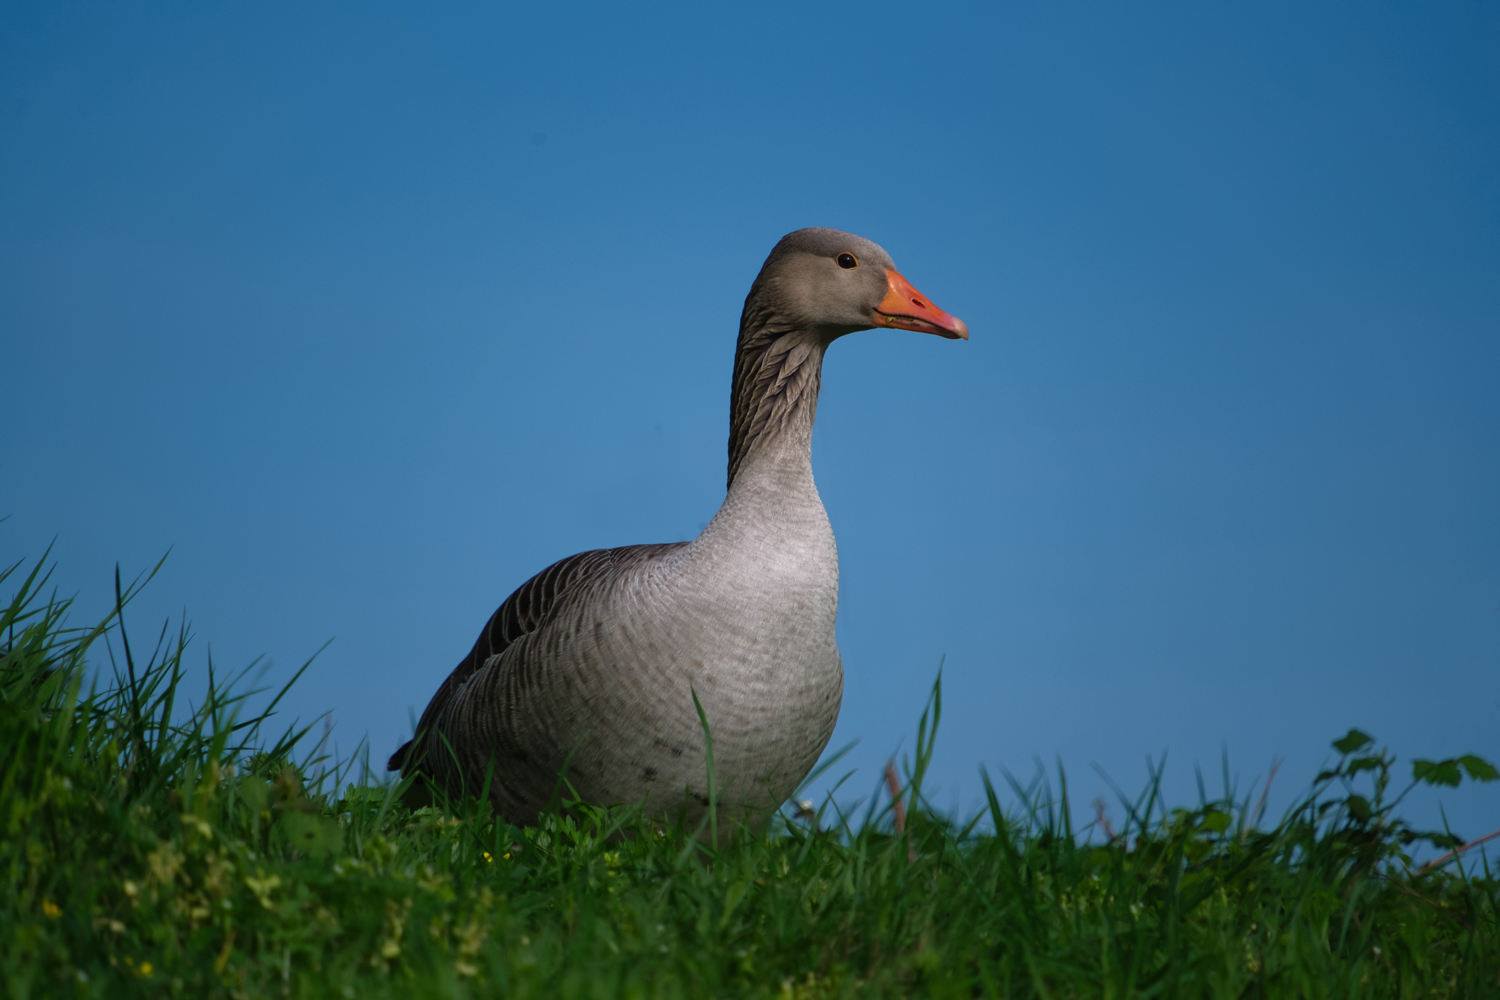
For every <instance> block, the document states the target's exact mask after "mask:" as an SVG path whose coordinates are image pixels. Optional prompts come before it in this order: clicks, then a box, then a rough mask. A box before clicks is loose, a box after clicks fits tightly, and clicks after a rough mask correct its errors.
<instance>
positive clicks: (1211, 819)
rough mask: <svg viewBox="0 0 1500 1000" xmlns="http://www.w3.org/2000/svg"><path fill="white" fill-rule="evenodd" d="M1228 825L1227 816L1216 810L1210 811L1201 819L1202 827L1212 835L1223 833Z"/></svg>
mask: <svg viewBox="0 0 1500 1000" xmlns="http://www.w3.org/2000/svg"><path fill="white" fill-rule="evenodd" d="M1229 823H1230V819H1229V814H1228V813H1226V812H1223V811H1221V810H1218V809H1210V810H1209V811H1208V812H1207V813H1206V814H1205V815H1204V817H1203V826H1204V827H1205V828H1207V829H1209V830H1212V831H1213V832H1214V833H1223V832H1224V831H1225V830H1227V829H1229Z"/></svg>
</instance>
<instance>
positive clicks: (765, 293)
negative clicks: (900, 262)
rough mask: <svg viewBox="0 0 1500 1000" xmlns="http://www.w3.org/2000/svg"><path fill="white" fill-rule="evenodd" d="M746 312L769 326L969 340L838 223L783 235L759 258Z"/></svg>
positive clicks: (964, 329)
mask: <svg viewBox="0 0 1500 1000" xmlns="http://www.w3.org/2000/svg"><path fill="white" fill-rule="evenodd" d="M745 305H746V313H747V318H748V314H750V313H752V312H754V313H759V314H760V315H759V316H758V317H757V318H759V319H761V321H762V322H763V323H765V324H766V325H767V326H770V327H773V328H774V327H786V328H791V329H799V330H805V331H809V332H813V333H816V334H817V335H819V336H820V338H821V339H823V340H825V341H832V340H833V339H834V338H836V337H841V336H843V335H844V334H846V333H854V332H855V331H857V330H869V329H872V328H874V327H890V328H894V329H900V330H916V331H918V332H921V333H931V334H935V335H937V336H939V337H946V338H948V339H949V340H968V339H969V328H968V326H967V325H966V324H965V323H964V321H963V320H961V319H959V318H958V317H956V316H950V315H949V314H948V313H946V312H944V311H943V310H941V309H939V308H938V307H937V306H935V305H933V304H932V302H931V301H930V300H929V299H928V298H927V296H925V295H923V294H922V293H921V292H919V291H917V290H916V289H915V288H913V287H912V285H911V282H909V281H907V280H906V279H905V278H904V277H902V276H901V272H900V271H897V270H896V265H895V263H894V262H892V260H891V257H890V254H888V253H886V252H885V250H884V249H882V248H881V247H880V246H879V245H878V244H876V243H872V242H871V241H870V240H867V239H865V238H864V237H862V236H855V235H854V234H853V233H846V232H842V231H840V230H837V229H822V228H814V229H799V230H797V231H796V232H794V233H788V234H787V235H786V236H783V237H782V238H781V241H780V242H779V243H777V244H776V247H775V249H773V250H772V251H771V255H770V256H769V257H767V258H766V263H765V265H764V266H763V267H762V268H761V272H760V276H759V277H757V278H756V280H755V285H754V286H753V287H752V288H751V290H750V298H749V299H748V300H747V301H746V303H745Z"/></svg>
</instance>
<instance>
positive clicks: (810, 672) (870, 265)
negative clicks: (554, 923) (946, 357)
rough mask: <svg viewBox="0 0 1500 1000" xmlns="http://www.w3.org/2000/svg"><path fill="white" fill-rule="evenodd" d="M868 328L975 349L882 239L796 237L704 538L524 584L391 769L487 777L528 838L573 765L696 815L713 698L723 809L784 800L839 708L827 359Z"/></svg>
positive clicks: (784, 255)
mask: <svg viewBox="0 0 1500 1000" xmlns="http://www.w3.org/2000/svg"><path fill="white" fill-rule="evenodd" d="M851 262H852V263H851ZM861 272H862V273H861ZM873 326H897V327H902V328H906V329H916V330H921V331H923V332H930V333H937V334H939V335H942V336H947V337H950V338H951V337H963V338H965V339H966V338H967V336H968V330H967V328H966V327H965V326H964V325H963V323H962V322H961V321H959V320H956V319H954V318H953V317H951V316H949V315H948V314H946V313H944V312H942V311H941V310H939V309H936V308H935V307H933V306H931V305H930V304H928V303H927V302H926V300H925V298H923V297H922V296H920V294H919V293H917V292H916V291H915V289H913V288H911V286H910V285H909V284H907V283H906V281H905V279H904V278H902V277H901V276H900V274H899V273H897V272H896V271H895V269H894V266H893V265H892V264H891V263H890V258H889V257H888V256H887V255H886V254H885V251H883V250H882V249H881V248H880V247H878V246H876V245H875V244H874V243H871V242H870V241H868V240H864V239H862V238H860V237H857V236H853V235H852V234H849V233H843V232H839V231H838V230H831V229H807V230H799V231H797V232H795V233H791V234H789V235H788V236H786V237H784V238H783V239H782V240H781V241H780V242H779V243H778V244H777V246H776V248H775V249H774V250H773V251H772V253H771V255H770V257H769V258H768V259H767V261H766V264H765V266H764V267H763V268H762V269H761V273H760V275H759V277H757V279H756V281H755V284H754V285H753V286H752V288H751V291H750V294H749V296H748V297H747V299H746V302H745V309H744V314H743V316H742V319H741V324H740V337H739V344H738V352H737V354H736V358H735V370H734V385H733V390H732V397H731V414H730V441H729V487H728V492H727V494H726V496H725V498H724V502H723V504H722V505H721V506H720V508H719V511H718V513H717V514H715V516H714V518H713V520H712V521H711V522H710V523H709V524H708V526H707V527H706V528H705V529H704V530H703V532H702V534H700V535H699V536H698V537H697V538H696V539H694V540H693V541H690V542H679V543H673V544H665V545H636V546H627V547H624V548H618V549H601V550H595V551H591V552H582V553H579V554H578V555H574V556H570V557H569V558H567V559H564V560H562V561H560V562H558V563H555V564H553V565H552V566H550V567H548V568H547V569H545V570H543V571H542V572H541V573H539V574H537V575H536V576H535V577H533V578H532V579H530V580H528V581H527V582H526V583H524V584H522V585H521V587H519V588H518V589H517V590H516V591H515V593H513V594H511V596H510V597H508V598H507V599H506V600H505V602H504V603H503V604H501V606H500V608H499V609H498V610H497V611H496V612H495V614H494V615H493V616H492V617H491V619H490V621H489V622H488V623H487V624H486V626H485V628H484V630H483V631H482V632H481V634H480V636H479V640H478V641H477V642H476V643H475V645H474V648H473V649H472V650H471V651H470V653H469V655H468V656H467V657H465V658H464V660H463V661H462V662H461V663H460V664H459V666H458V667H457V668H456V669H455V670H454V671H453V672H452V674H450V675H449V677H448V679H447V680H446V681H445V682H444V683H443V684H442V686H441V687H439V689H438V691H437V693H436V694H435V695H434V696H433V699H432V701H431V703H430V704H429V705H428V707H427V709H426V711H425V712H424V713H423V714H422V718H421V720H420V722H419V723H418V727H417V733H416V736H415V737H414V739H413V740H412V742H410V743H408V744H407V745H405V746H403V747H402V748H401V749H400V750H398V751H397V752H396V754H395V756H393V757H392V758H391V761H390V764H389V767H390V768H391V769H392V770H397V769H399V770H402V771H403V772H411V771H413V770H415V771H418V772H421V773H422V774H424V775H425V776H426V777H427V778H428V779H429V780H431V781H433V782H435V783H436V784H437V785H438V786H439V787H441V788H443V789H444V790H446V791H447V792H448V793H449V794H450V795H459V794H464V793H468V794H477V793H478V792H479V791H480V790H481V788H483V787H485V784H486V780H488V790H489V796H490V798H491V799H492V800H493V802H494V803H495V805H496V806H497V807H498V809H499V811H500V812H501V814H502V815H504V816H505V817H506V818H507V819H508V820H509V821H511V822H513V823H518V824H528V823H531V822H534V821H535V819H536V816H537V813H538V812H539V811H540V810H541V809H542V808H544V807H546V805H547V804H548V802H549V801H551V800H553V799H554V798H555V796H556V794H557V792H558V789H559V782H558V776H559V774H560V773H561V772H563V771H564V770H565V771H566V778H567V781H568V783H569V785H570V786H571V788H572V790H573V791H575V792H577V793H578V794H579V795H580V796H581V797H582V799H583V800H584V801H588V802H592V803H596V804H615V803H625V802H635V801H640V800H642V799H645V800H646V801H647V803H648V808H650V809H651V810H652V811H653V812H654V813H655V814H657V815H663V816H672V815H675V814H677V813H678V812H679V811H680V810H686V812H687V814H688V815H689V817H690V818H691V817H694V816H696V815H698V814H700V813H701V812H702V810H703V809H704V807H706V806H707V804H708V802H709V795H708V791H709V790H708V787H707V769H706V752H705V751H706V747H705V740H704V736H703V729H702V725H701V723H700V720H699V718H698V714H697V709H696V708H695V706H694V704H693V695H694V694H695V693H696V695H697V697H698V700H699V702H700V703H701V705H702V707H703V711H704V715H705V717H706V718H707V720H708V723H709V727H710V731H711V733H712V736H713V750H714V763H715V779H716V783H717V786H718V788H717V790H718V796H719V800H720V801H721V802H722V803H724V804H725V806H727V807H728V809H729V810H730V811H731V812H732V813H734V814H737V815H741V816H744V817H745V818H750V819H753V818H754V816H755V815H757V814H759V815H764V814H765V813H767V812H769V811H770V810H772V809H775V808H776V807H777V806H779V805H780V804H781V803H782V802H783V801H785V799H786V798H787V796H788V795H790V794H791V792H792V791H793V790H794V789H795V788H796V786H797V785H798V784H799V783H800V782H801V780H802V779H803V778H804V777H805V776H806V775H807V773H808V771H809V770H811V768H812V766H813V764H814V763H815V762H816V761H817V758H818V756H819V754H821V753H822V752H823V749H824V747H826V746H827V744H828V739H829V737H830V736H831V735H832V732H833V727H834V723H835V721H836V720H837V718H838V711H839V704H840V701H841V698H842V694H843V665H842V662H841V660H840V658H839V651H838V646H837V644H836V643H835V641H834V623H835V620H836V618H837V614H838V550H837V547H836V545H835V542H834V537H833V530H832V527H831V526H830V525H829V522H828V515H827V513H826V512H825V511H824V509H823V503H822V500H821V499H820V498H819V496H818V490H817V487H816V485H815V484H814V482H813V475H812V463H811V447H812V428H813V419H814V416H815V415H816V410H817V398H818V387H819V381H820V377H821V372H822V361H823V353H824V351H825V350H826V349H827V347H828V345H829V344H830V343H832V341H833V340H834V339H836V338H837V337H839V336H842V335H843V334H845V333H849V332H853V331H854V330H858V329H867V328H870V327H873Z"/></svg>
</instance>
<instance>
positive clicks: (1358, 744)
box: [1333, 729, 1375, 754]
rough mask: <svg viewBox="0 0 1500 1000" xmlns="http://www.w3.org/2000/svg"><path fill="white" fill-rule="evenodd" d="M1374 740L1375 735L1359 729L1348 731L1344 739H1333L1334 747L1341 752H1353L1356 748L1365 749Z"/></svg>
mask: <svg viewBox="0 0 1500 1000" xmlns="http://www.w3.org/2000/svg"><path fill="white" fill-rule="evenodd" d="M1374 742H1375V737H1373V736H1371V735H1370V734H1369V733H1365V732H1361V731H1360V730H1358V729H1351V730H1349V732H1348V733H1346V734H1344V737H1343V738H1342V739H1337V740H1334V741H1333V748H1334V749H1335V750H1337V751H1338V752H1339V753H1342V754H1351V753H1353V752H1354V751H1356V750H1363V749H1364V748H1365V747H1367V746H1369V745H1370V744H1371V743H1374Z"/></svg>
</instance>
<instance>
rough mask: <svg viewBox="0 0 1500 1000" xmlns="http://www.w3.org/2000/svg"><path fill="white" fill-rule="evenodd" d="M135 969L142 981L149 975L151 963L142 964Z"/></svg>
mask: <svg viewBox="0 0 1500 1000" xmlns="http://www.w3.org/2000/svg"><path fill="white" fill-rule="evenodd" d="M137 968H138V970H139V971H138V973H137V974H138V975H139V976H140V977H141V978H142V979H144V978H146V977H147V976H149V975H151V963H150V962H142V963H141V964H140V965H139V966H138V967H137Z"/></svg>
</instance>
